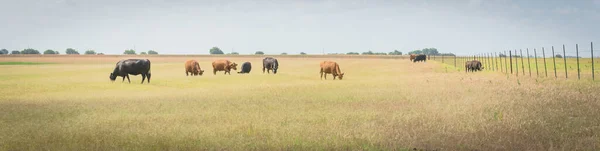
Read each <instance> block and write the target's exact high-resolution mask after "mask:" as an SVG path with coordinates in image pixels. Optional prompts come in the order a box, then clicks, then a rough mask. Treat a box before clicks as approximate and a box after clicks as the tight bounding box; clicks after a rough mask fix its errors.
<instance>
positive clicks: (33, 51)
mask: <svg viewBox="0 0 600 151" xmlns="http://www.w3.org/2000/svg"><path fill="white" fill-rule="evenodd" d="M21 54H40V52H39V51H38V50H35V49H32V48H27V49H23V51H21Z"/></svg>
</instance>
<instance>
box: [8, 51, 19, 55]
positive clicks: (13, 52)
mask: <svg viewBox="0 0 600 151" xmlns="http://www.w3.org/2000/svg"><path fill="white" fill-rule="evenodd" d="M10 54H15V55H16V54H21V52H20V51H19V50H13V51H12V52H10Z"/></svg>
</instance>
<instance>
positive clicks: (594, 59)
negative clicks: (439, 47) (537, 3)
mask: <svg viewBox="0 0 600 151" xmlns="http://www.w3.org/2000/svg"><path fill="white" fill-rule="evenodd" d="M598 51H599V50H595V49H594V43H592V42H591V43H589V45H585V46H581V45H579V44H575V45H572V46H566V45H562V46H561V47H554V46H551V47H540V48H533V49H530V48H526V49H513V50H506V51H499V52H487V53H478V54H475V55H470V56H430V59H431V60H435V61H439V62H441V63H444V64H448V65H452V66H454V67H456V68H458V69H462V70H464V71H465V72H466V71H467V70H466V67H465V63H466V62H467V61H472V60H478V61H480V62H481V63H482V65H483V68H484V70H487V71H493V72H501V73H504V74H507V75H514V76H529V77H554V78H555V79H558V78H565V79H571V78H577V79H586V78H589V79H591V80H595V79H596V78H595V75H597V74H600V68H599V67H598V66H597V64H599V63H600V58H598V57H599V56H598V54H599V53H600V52H598Z"/></svg>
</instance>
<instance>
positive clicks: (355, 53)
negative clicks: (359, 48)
mask: <svg viewBox="0 0 600 151" xmlns="http://www.w3.org/2000/svg"><path fill="white" fill-rule="evenodd" d="M346 54H347V55H359V53H358V52H348V53H346Z"/></svg>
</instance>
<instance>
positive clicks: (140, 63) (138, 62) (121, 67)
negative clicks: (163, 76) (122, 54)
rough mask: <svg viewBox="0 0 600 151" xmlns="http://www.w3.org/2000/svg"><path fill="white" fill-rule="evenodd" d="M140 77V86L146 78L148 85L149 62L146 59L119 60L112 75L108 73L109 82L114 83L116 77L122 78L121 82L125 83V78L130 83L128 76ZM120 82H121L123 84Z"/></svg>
mask: <svg viewBox="0 0 600 151" xmlns="http://www.w3.org/2000/svg"><path fill="white" fill-rule="evenodd" d="M130 74H131V75H138V74H141V75H142V84H143V83H144V79H146V77H148V83H150V60H148V59H127V60H121V61H119V62H117V66H116V67H115V70H113V72H112V73H110V77H109V78H110V80H111V81H115V80H116V79H117V76H121V77H123V81H125V77H127V81H129V83H131V80H129V75H130ZM123 81H122V82H123Z"/></svg>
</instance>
